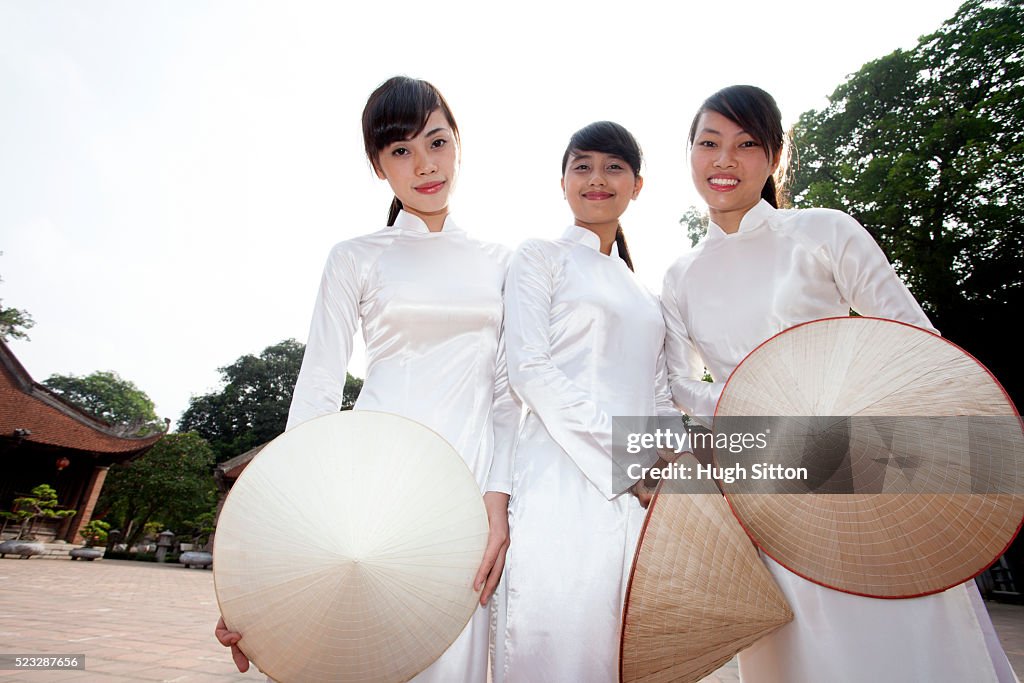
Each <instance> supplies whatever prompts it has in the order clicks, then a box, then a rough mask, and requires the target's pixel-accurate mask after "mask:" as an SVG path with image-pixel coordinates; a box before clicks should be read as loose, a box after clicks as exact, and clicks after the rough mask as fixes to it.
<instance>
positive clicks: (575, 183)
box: [562, 151, 644, 232]
mask: <svg viewBox="0 0 1024 683" xmlns="http://www.w3.org/2000/svg"><path fill="white" fill-rule="evenodd" d="M643 184H644V181H643V178H641V177H640V176H638V175H634V174H633V169H632V168H630V166H629V164H627V163H626V162H625V161H624V160H623V159H622V158H620V157H617V156H615V155H613V154H606V153H604V152H589V151H578V152H577V151H573V152H572V153H570V154H569V162H568V163H567V164H566V166H565V174H564V175H563V176H562V190H563V191H564V192H565V198H566V199H567V200H568V201H569V208H571V209H572V215H573V216H575V217H576V225H579V226H581V227H584V228H589V229H591V230H594V231H595V232H598V231H600V230H601V229H602V228H604V229H608V228H612V229H614V228H616V227H618V224H619V217H620V216H622V214H623V213H625V211H626V207H627V206H629V201H630V200H631V199H636V197H637V195H638V194H640V188H641V187H643Z"/></svg>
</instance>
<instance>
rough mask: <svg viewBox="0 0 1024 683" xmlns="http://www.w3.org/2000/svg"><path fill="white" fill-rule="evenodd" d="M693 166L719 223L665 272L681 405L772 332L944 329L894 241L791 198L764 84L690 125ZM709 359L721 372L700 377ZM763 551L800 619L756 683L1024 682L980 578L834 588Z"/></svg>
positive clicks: (708, 109) (721, 97) (671, 358)
mask: <svg viewBox="0 0 1024 683" xmlns="http://www.w3.org/2000/svg"><path fill="white" fill-rule="evenodd" d="M689 140H690V168H691V171H692V176H693V182H694V184H695V185H696V187H697V191H698V192H699V193H700V195H701V197H702V198H703V199H704V201H705V202H706V203H707V205H708V211H709V213H710V224H709V225H708V230H707V234H706V235H705V236H704V239H703V240H701V242H700V243H698V244H697V246H696V247H695V248H694V249H692V250H691V251H689V252H688V253H686V254H685V255H684V256H682V257H681V258H680V259H679V260H678V261H677V262H676V263H675V264H674V265H673V266H672V267H671V268H670V269H669V271H668V273H667V274H666V275H665V282H664V290H663V292H662V306H663V308H664V314H665V324H666V327H667V334H666V342H665V350H666V357H667V360H668V370H669V380H670V385H671V390H672V397H673V399H674V400H675V403H676V405H677V406H678V407H679V408H680V409H682V410H683V411H685V412H686V413H688V414H690V415H691V416H692V417H694V418H696V419H697V420H698V421H702V422H705V423H707V422H708V421H709V420H710V417H711V416H713V415H714V413H715V406H716V404H717V402H718V398H719V396H720V395H721V392H722V387H723V385H724V383H725V380H726V379H727V378H728V377H729V375H730V374H731V373H732V371H733V369H734V368H735V367H736V366H737V365H738V364H739V363H740V361H742V360H743V358H744V357H745V356H746V355H747V354H748V353H750V352H751V351H753V350H754V348H756V347H757V346H758V345H759V344H760V343H761V342H763V341H765V340H766V339H768V338H770V337H772V336H774V335H775V334H777V333H779V332H781V331H783V330H785V329H787V328H789V327H792V326H794V325H798V324H800V323H804V322H809V321H811V320H817V319H820V318H829V317H836V316H845V315H849V312H850V309H851V308H852V309H854V310H855V311H857V312H858V313H861V314H863V315H869V316H877V317H882V318H890V319H893V320H898V321H900V322H904V323H908V324H911V325H915V326H917V327H922V328H924V329H926V330H929V331H932V332H934V331H935V329H934V328H933V327H932V325H931V323H930V322H929V320H928V318H927V317H926V316H925V314H924V312H923V311H922V310H921V307H920V306H919V305H918V303H917V301H916V300H915V299H914V297H913V295H911V293H910V291H909V290H908V289H907V288H906V286H905V285H904V284H903V282H902V281H900V279H899V277H898V276H897V275H896V273H895V272H894V271H893V269H892V266H890V265H889V262H888V261H887V260H886V258H885V255H884V254H883V253H882V250H881V249H880V248H879V247H878V245H877V244H876V243H875V241H874V240H873V239H872V238H871V236H870V235H869V234H868V232H867V231H866V230H865V229H864V228H863V227H862V226H861V225H860V224H859V223H858V222H857V221H856V220H854V219H853V218H852V217H850V216H849V215H847V214H845V213H843V212H841V211H835V210H831V209H801V210H795V209H779V208H778V198H777V189H778V188H777V187H776V183H775V179H776V178H779V177H781V176H782V174H781V173H780V172H779V171H780V167H781V166H782V163H781V162H782V160H783V158H784V157H785V152H786V149H785V147H786V144H785V143H786V141H785V136H784V132H783V128H782V117H781V114H780V113H779V108H778V106H777V105H776V103H775V100H774V99H773V98H772V96H771V95H769V94H768V93H766V92H765V91H763V90H761V89H760V88H756V87H753V86H745V85H738V86H731V87H728V88H725V89H723V90H720V91H719V92H717V93H715V94H714V95H712V96H711V97H709V98H708V99H707V100H706V101H705V102H704V104H703V105H702V106H701V108H700V110H699V111H698V112H697V115H696V116H695V117H694V119H693V123H692V125H691V127H690V135H689ZM705 367H707V369H708V371H709V372H710V373H711V376H712V377H713V378H714V381H713V382H703V381H701V377H702V375H703V374H704V368H705ZM763 559H764V562H765V564H766V565H767V566H768V569H769V571H770V572H771V573H772V575H773V576H774V577H775V580H776V582H777V583H778V584H779V587H780V588H781V589H782V592H783V593H784V594H785V595H786V598H787V600H788V601H789V604H790V606H791V607H792V609H793V614H794V619H793V621H792V622H791V623H789V624H787V625H786V626H784V627H782V628H780V629H779V630H777V631H775V632H773V633H772V634H770V635H768V636H766V637H765V638H763V639H761V640H759V641H758V642H757V643H755V644H754V645H753V646H751V647H750V648H748V649H747V650H744V651H743V652H741V653H740V655H739V662H740V678H741V680H742V681H744V683H810V682H816V681H829V683H861V682H862V681H929V682H931V683H936V682H939V683H946V682H948V683H953V682H954V681H978V682H980V681H986V682H995V681H999V682H1004V681H1015V680H1016V678H1015V677H1014V675H1013V672H1012V670H1011V669H1010V667H1009V663H1008V662H1007V659H1006V655H1005V654H1004V653H1003V651H1002V648H1001V647H1000V645H999V641H998V640H997V639H996V637H995V633H994V631H993V630H992V624H991V621H990V620H989V617H988V614H987V612H986V611H985V608H984V605H983V604H982V602H981V598H980V596H979V595H978V590H977V588H976V587H975V586H974V582H973V581H969V582H967V583H966V584H963V585H960V586H956V587H954V588H951V589H949V590H947V591H945V592H944V593H939V594H936V595H929V596H926V597H920V598H910V599H902V600H884V599H878V598H869V597H862V596H857V595H851V594H848V593H842V592H840V591H837V590H832V589H829V588H825V587H823V586H820V585H818V584H815V583H812V582H810V581H808V580H806V579H803V578H801V577H799V576H797V575H796V574H794V573H792V572H790V571H788V570H787V569H785V568H784V567H782V566H781V565H779V564H778V563H776V562H775V561H773V560H772V559H771V558H769V557H764V558H763Z"/></svg>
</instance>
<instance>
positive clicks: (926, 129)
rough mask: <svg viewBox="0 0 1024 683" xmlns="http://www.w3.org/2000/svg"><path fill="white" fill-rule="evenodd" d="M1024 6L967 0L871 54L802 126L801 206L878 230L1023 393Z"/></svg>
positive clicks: (974, 347) (942, 309)
mask: <svg viewBox="0 0 1024 683" xmlns="http://www.w3.org/2000/svg"><path fill="white" fill-rule="evenodd" d="M1022 26H1024V7H1022V3H1021V2H1020V0H1001V1H996V2H984V1H982V0H968V1H967V2H965V3H964V4H963V5H962V6H961V7H960V9H959V10H958V11H957V13H956V15H955V16H954V17H953V18H952V19H950V20H948V21H947V22H945V24H944V25H943V26H942V27H941V28H940V29H939V30H938V31H936V32H935V33H934V34H932V35H929V36H925V37H924V38H922V39H921V41H920V43H919V44H918V46H917V47H916V48H915V49H913V50H910V51H896V52H894V53H892V54H890V55H887V56H885V57H882V58H881V59H878V60H876V61H873V62H870V63H869V64H866V65H865V66H864V67H863V68H862V69H861V70H860V71H858V72H857V73H855V74H854V75H853V76H851V77H850V78H849V79H848V80H847V81H846V82H845V83H843V84H842V85H841V86H839V87H838V88H837V89H836V91H835V92H834V93H833V94H832V96H831V97H830V98H829V105H828V106H827V107H826V108H824V109H822V110H821V111H811V112H807V113H805V114H804V115H803V116H801V117H800V121H799V123H798V124H797V126H796V127H795V129H794V136H793V137H794V143H795V147H796V150H797V158H798V160H799V163H798V165H797V166H796V169H795V172H794V176H793V183H792V195H793V200H794V203H795V204H796V205H797V206H823V207H832V208H837V209H842V210H844V211H847V212H848V213H850V214H852V215H853V216H854V217H856V218H857V219H858V220H859V221H860V222H861V223H863V224H864V225H865V226H866V227H867V228H868V230H869V231H871V233H872V234H873V235H874V236H875V238H876V239H877V240H878V242H879V243H880V244H881V245H882V247H883V249H885V251H886V252H887V254H888V255H889V257H890V259H891V260H892V261H893V264H894V265H895V267H896V269H897V271H898V272H899V273H900V275H901V276H902V277H903V278H904V280H905V281H906V282H907V283H908V285H909V286H910V287H911V289H912V290H913V292H914V294H915V296H917V298H918V300H919V301H921V303H922V305H923V306H924V307H925V309H926V311H927V312H928V314H929V316H930V317H931V318H932V321H933V322H934V323H935V326H936V327H938V328H939V329H940V330H941V331H942V332H943V334H944V335H945V336H946V337H948V338H950V339H951V340H953V341H955V342H957V343H959V344H960V345H962V346H964V347H965V348H966V349H967V350H968V351H971V352H972V353H974V354H975V355H976V356H978V357H979V359H981V360H982V361H983V362H985V363H986V364H987V365H989V366H990V367H991V368H992V369H993V370H994V371H995V373H996V375H997V376H998V377H999V378H1000V379H1001V380H1002V381H1003V382H1004V384H1006V385H1007V388H1008V389H1009V390H1010V391H1011V394H1016V395H1017V398H1018V400H1019V399H1021V398H1022V395H1021V393H1020V392H1021V389H1022V386H1021V377H1020V372H1019V370H1018V369H1017V365H1018V364H1017V363H1016V362H1015V360H1014V356H1015V350H1014V349H1013V348H1012V347H1013V346H1015V343H1013V342H1012V341H1011V340H1012V337H1011V335H1009V334H1007V330H1008V324H1009V320H1011V319H1012V318H1013V317H1015V314H1016V313H1017V312H1019V311H1020V310H1021V304H1022V303H1024V297H1022V294H1024V256H1022V253H1024V107H1021V106H1020V103H1021V102H1022V101H1024V31H1022V30H1021V27H1022Z"/></svg>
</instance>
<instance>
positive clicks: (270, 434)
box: [178, 339, 363, 462]
mask: <svg viewBox="0 0 1024 683" xmlns="http://www.w3.org/2000/svg"><path fill="white" fill-rule="evenodd" d="M305 350H306V347H305V345H304V344H301V343H299V342H297V341H295V340H294V339H286V340H284V341H282V342H280V343H278V344H275V345H273V346H268V347H267V348H265V349H264V350H263V352H262V353H260V355H259V356H253V355H251V354H250V355H245V356H242V357H241V358H239V359H238V360H236V361H235V362H234V363H232V364H231V365H228V366H227V367H223V368H220V373H221V376H222V378H223V382H224V387H223V388H222V389H221V390H220V391H216V392H213V393H210V394H205V395H203V396H195V397H193V398H192V399H191V400H190V401H189V407H188V409H186V410H185V412H184V413H183V414H182V416H181V419H180V420H179V421H178V429H179V430H180V431H193V432H196V433H197V434H199V435H200V436H202V437H203V438H204V439H206V440H207V441H208V442H209V443H210V446H211V448H213V450H214V453H216V458H217V462H223V461H225V460H228V459H229V458H232V457H234V456H236V455H240V454H241V453H244V452H246V451H248V450H249V449H251V448H254V447H256V446H258V445H260V444H262V443H266V442H267V441H270V440H271V439H273V438H275V437H276V436H277V435H279V434H280V433H281V432H283V431H284V428H285V424H286V423H287V422H288V407H289V406H290V405H291V400H292V390H293V389H294V387H295V380H296V378H297V377H298V376H299V368H300V367H301V365H302V355H303V353H304V352H305ZM362 385H363V382H362V380H360V379H357V378H355V377H352V376H351V375H348V376H347V377H346V381H345V390H344V398H343V401H342V410H347V409H349V408H351V407H352V405H353V404H354V403H355V400H356V397H357V396H358V395H359V390H360V389H361V388H362Z"/></svg>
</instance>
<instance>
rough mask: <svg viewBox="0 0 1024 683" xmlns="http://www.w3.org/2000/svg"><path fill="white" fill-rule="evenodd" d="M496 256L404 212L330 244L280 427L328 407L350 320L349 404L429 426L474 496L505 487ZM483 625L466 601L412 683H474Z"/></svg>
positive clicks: (509, 401) (499, 256)
mask: <svg viewBox="0 0 1024 683" xmlns="http://www.w3.org/2000/svg"><path fill="white" fill-rule="evenodd" d="M508 259H509V252H508V250H507V249H506V248H505V247H502V246H500V245H496V244H488V243H485V242H480V241H477V240H474V239H471V238H470V237H468V236H467V235H466V233H465V232H463V231H462V230H460V229H459V228H458V227H456V226H455V224H454V223H453V222H452V220H451V219H450V218H449V219H447V220H446V221H445V223H444V227H443V229H442V230H441V231H440V232H430V231H429V230H428V229H427V226H426V224H425V223H423V222H422V221H421V220H420V219H419V218H417V217H415V216H413V215H412V214H409V213H406V212H404V211H403V212H401V213H399V215H398V218H397V219H396V221H395V224H394V226H392V227H389V228H385V229H383V230H380V231H378V232H375V233H372V234H369V235H364V236H362V237H357V238H355V239H351V240H348V241H345V242H341V243H340V244H338V245H336V246H335V247H334V248H333V249H332V250H331V253H330V256H329V257H328V259H327V265H326V267H325V268H324V274H323V279H322V281H321V285H320V293H319V295H318V297H317V300H316V306H315V309H314V312H313V322H312V325H311V326H310V332H309V341H308V342H307V344H306V354H305V356H304V357H303V360H302V369H301V370H300V372H299V377H298V381H297V382H296V384H295V392H294V395H293V396H292V404H291V410H290V412H289V415H288V428H289V429H290V428H291V427H294V426H295V425H298V424H300V423H302V422H304V421H306V420H308V419H310V418H313V417H317V416H319V415H324V414H328V413H332V412H335V411H337V410H338V409H339V407H340V406H341V399H342V390H343V387H344V385H345V372H346V368H347V366H348V361H349V358H350V355H351V352H352V338H353V336H354V335H355V333H356V331H357V330H358V328H359V323H360V321H362V329H363V338H364V340H365V342H366V355H367V368H366V378H365V379H364V382H363V388H362V391H361V392H360V394H359V399H358V400H357V401H356V405H355V409H356V410H379V411H384V412H389V413H394V414H397V415H403V416H405V417H408V418H411V419H413V420H416V421H418V422H420V423H422V424H424V425H426V426H428V427H430V428H432V429H434V430H435V431H436V432H438V433H439V434H441V436H443V437H444V438H445V439H447V440H448V442H449V443H451V444H452V446H454V447H455V449H456V450H457V451H458V452H459V454H460V455H461V456H462V458H463V459H464V460H465V461H466V464H467V465H468V466H469V468H470V470H471V471H472V472H473V474H474V476H475V477H476V480H477V483H478V484H479V485H480V490H481V492H484V491H501V492H503V493H509V492H510V491H511V462H510V459H511V450H512V438H514V435H515V428H516V426H517V425H518V419H519V414H520V410H521V408H520V406H519V405H518V404H517V403H516V401H515V400H514V397H513V396H512V395H511V393H510V392H509V389H508V383H507V376H506V374H505V372H504V359H503V357H502V349H501V346H502V341H501V337H500V332H501V325H502V287H503V285H504V281H505V274H506V271H507V266H508ZM496 434H497V436H496ZM380 484H381V483H380V482H377V483H376V484H375V485H380ZM489 622H490V619H489V614H488V609H487V608H482V607H478V608H477V610H476V613H475V614H474V616H473V618H472V620H471V621H470V622H469V624H468V625H467V626H466V629H465V630H464V631H463V632H462V634H461V635H460V636H459V638H458V640H456V641H455V643H454V644H453V645H452V646H451V647H450V648H449V649H448V650H447V651H446V652H445V653H444V654H443V655H442V656H441V658H440V659H438V660H437V661H436V662H435V663H434V664H433V665H431V666H430V667H429V668H428V669H426V670H425V671H424V672H422V673H421V674H420V675H419V676H417V677H416V678H414V679H413V680H414V681H417V683H424V682H428V683H432V682H437V683H451V682H452V681H466V682H468V683H474V682H480V683H483V681H486V679H487V656H488V631H489V626H490V623H489Z"/></svg>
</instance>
